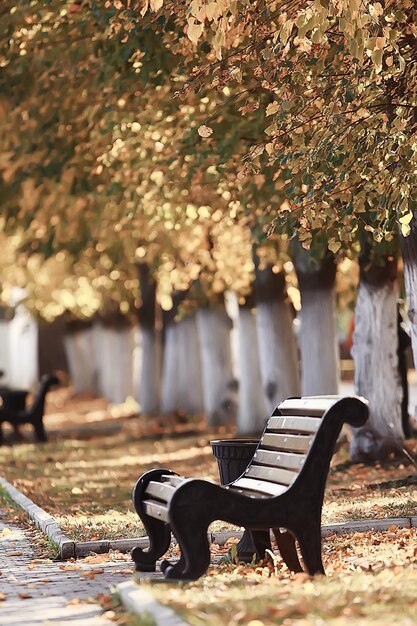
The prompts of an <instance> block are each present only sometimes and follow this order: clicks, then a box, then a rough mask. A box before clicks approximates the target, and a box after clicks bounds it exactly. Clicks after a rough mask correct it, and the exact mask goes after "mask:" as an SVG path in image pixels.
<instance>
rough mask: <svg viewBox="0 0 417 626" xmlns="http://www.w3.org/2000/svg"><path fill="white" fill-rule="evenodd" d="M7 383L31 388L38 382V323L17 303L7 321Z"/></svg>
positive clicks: (16, 386) (12, 385) (21, 387)
mask: <svg viewBox="0 0 417 626" xmlns="http://www.w3.org/2000/svg"><path fill="white" fill-rule="evenodd" d="M8 338H9V346H8V351H9V369H8V372H7V375H8V383H9V385H10V386H11V387H14V388H20V389H31V388H33V387H34V386H36V385H37V384H38V378H39V366H38V324H37V322H36V320H35V319H34V318H33V316H32V315H31V314H30V313H29V311H28V310H27V309H26V308H25V307H24V306H23V305H22V304H19V305H17V307H16V309H15V315H14V318H13V319H12V320H11V321H10V323H9V334H8Z"/></svg>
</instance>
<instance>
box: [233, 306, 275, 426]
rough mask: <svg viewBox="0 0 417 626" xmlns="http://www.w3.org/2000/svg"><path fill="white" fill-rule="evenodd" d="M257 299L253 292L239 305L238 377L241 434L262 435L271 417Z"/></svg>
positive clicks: (238, 424) (238, 418)
mask: <svg viewBox="0 0 417 626" xmlns="http://www.w3.org/2000/svg"><path fill="white" fill-rule="evenodd" d="M254 307H255V299H254V295H253V294H251V295H250V296H248V297H247V298H246V301H245V303H244V304H242V305H240V306H239V314H238V318H237V332H238V351H237V352H238V355H237V356H238V380H239V410H238V417H237V433H238V434H239V435H248V434H249V435H259V434H260V433H261V432H262V430H263V428H264V426H265V422H266V420H267V418H268V409H267V406H266V402H265V396H264V393H263V389H262V378H261V367H260V362H259V349H258V336H257V329H256V312H255V310H254Z"/></svg>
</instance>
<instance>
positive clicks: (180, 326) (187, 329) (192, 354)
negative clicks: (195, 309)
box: [177, 314, 204, 415]
mask: <svg viewBox="0 0 417 626" xmlns="http://www.w3.org/2000/svg"><path fill="white" fill-rule="evenodd" d="M177 341H178V396H179V401H178V408H179V410H180V411H181V412H182V413H186V414H187V415H196V414H199V413H203V411H204V401H203V384H202V376H201V362H200V345H199V340H198V330H197V321H196V316H195V314H193V315H187V316H186V317H184V318H183V319H181V320H180V321H179V322H177Z"/></svg>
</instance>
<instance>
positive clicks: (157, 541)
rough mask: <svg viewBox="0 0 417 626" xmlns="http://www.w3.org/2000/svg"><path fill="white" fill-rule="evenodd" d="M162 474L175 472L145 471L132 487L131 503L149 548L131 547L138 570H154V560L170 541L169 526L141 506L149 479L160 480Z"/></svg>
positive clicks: (165, 549)
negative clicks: (147, 539) (151, 515)
mask: <svg viewBox="0 0 417 626" xmlns="http://www.w3.org/2000/svg"><path fill="white" fill-rule="evenodd" d="M163 474H173V475H174V474H175V473H174V472H171V471H170V470H166V469H157V470H151V471H150V472H146V474H144V475H143V476H141V478H139V480H138V481H137V483H136V485H135V487H134V489H133V504H134V507H135V509H136V512H137V514H138V515H139V517H140V519H141V520H142V523H143V525H144V527H145V530H146V533H147V535H148V538H149V548H148V549H147V550H143V549H142V548H139V547H137V548H133V550H132V553H131V554H132V559H133V561H134V562H135V567H136V570H137V571H139V572H154V571H155V564H156V561H157V560H158V559H159V558H160V557H161V556H162V555H163V554H165V552H166V551H167V550H168V548H169V546H170V543H171V528H170V526H169V524H166V523H165V522H163V521H162V520H159V519H156V518H154V517H150V516H149V515H148V514H147V513H146V511H145V509H144V508H143V499H144V497H145V490H146V487H147V485H148V483H149V482H150V481H151V480H156V481H157V480H160V478H161V476H162V475H163Z"/></svg>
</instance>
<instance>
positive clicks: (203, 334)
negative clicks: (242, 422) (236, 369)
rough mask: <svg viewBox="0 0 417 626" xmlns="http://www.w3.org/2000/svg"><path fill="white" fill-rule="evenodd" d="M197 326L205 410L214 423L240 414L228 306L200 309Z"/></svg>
mask: <svg viewBox="0 0 417 626" xmlns="http://www.w3.org/2000/svg"><path fill="white" fill-rule="evenodd" d="M197 328H198V337H199V342H200V351H201V368H202V380H203V398H204V412H205V413H206V415H207V420H208V424H209V425H210V426H214V425H219V424H226V423H228V422H230V421H232V420H233V419H235V417H236V412H237V383H236V380H235V379H234V377H233V371H232V354H231V342H230V330H231V323H230V318H229V317H228V315H227V313H226V311H225V309H224V308H223V309H222V308H219V309H208V308H204V309H199V310H198V311H197Z"/></svg>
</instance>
